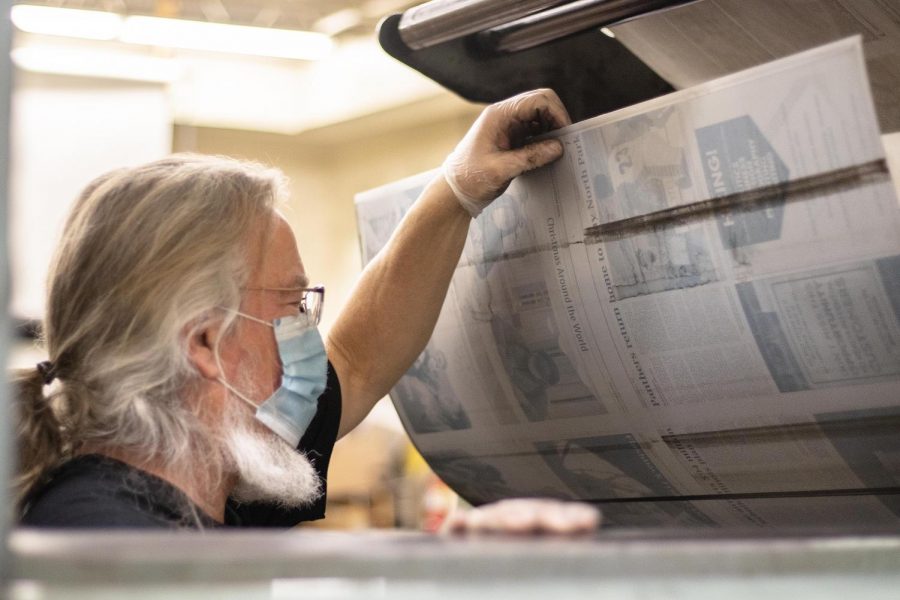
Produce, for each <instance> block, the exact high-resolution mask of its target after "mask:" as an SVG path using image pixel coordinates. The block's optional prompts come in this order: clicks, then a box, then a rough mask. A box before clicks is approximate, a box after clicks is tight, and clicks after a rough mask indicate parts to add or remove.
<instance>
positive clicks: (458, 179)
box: [327, 89, 571, 435]
mask: <svg viewBox="0 0 900 600" xmlns="http://www.w3.org/2000/svg"><path fill="white" fill-rule="evenodd" d="M570 122H571V121H570V120H569V115H568V113H566V109H565V107H564V106H563V105H562V103H561V102H560V101H559V98H558V97H557V96H556V94H555V93H553V91H552V90H546V89H545V90H535V91H533V92H526V93H523V94H519V95H518V96H514V97H513V98H510V99H508V100H505V101H503V102H499V103H497V104H493V105H491V106H489V107H487V108H486V109H485V110H484V112H482V113H481V116H479V117H478V119H477V120H476V121H475V123H474V124H473V125H472V128H471V129H469V132H468V133H467V134H466V135H465V137H463V139H462V140H461V141H460V143H459V144H458V145H457V146H456V148H455V149H454V150H453V152H452V153H451V154H450V156H448V157H447V160H445V161H444V168H443V175H442V176H440V177H437V178H436V179H435V180H434V181H432V182H431V184H429V186H428V187H427V188H425V191H424V192H423V193H422V196H421V197H420V198H419V199H418V200H417V201H416V203H415V204H414V205H413V207H412V209H411V210H410V211H409V213H408V214H407V215H406V218H404V220H403V222H402V223H401V224H400V226H399V227H398V229H397V231H396V232H395V233H394V235H393V237H392V238H391V240H390V242H388V244H387V246H386V247H385V248H384V250H383V251H382V252H381V253H380V254H379V255H378V256H377V257H376V258H375V259H374V260H373V261H372V263H371V264H370V265H369V266H368V267H367V268H366V270H365V272H364V273H363V275H362V277H361V279H360V282H359V284H358V285H357V287H356V289H355V290H354V292H353V295H352V296H351V298H350V301H349V302H348V304H347V306H346V308H345V309H344V311H343V312H342V313H341V315H340V316H339V318H338V322H337V324H336V325H335V327H334V328H333V329H332V331H331V335H330V336H329V339H328V343H327V351H328V356H329V358H330V359H331V362H332V364H333V365H334V367H335V369H336V370H337V373H338V377H339V378H340V381H341V390H342V396H343V398H344V404H343V416H342V417H341V430H340V434H341V435H343V434H344V433H347V432H348V431H349V430H350V429H352V428H353V427H355V426H356V425H357V424H358V423H359V422H360V421H361V420H362V419H363V417H365V416H366V414H367V413H368V412H369V410H370V409H371V408H372V406H373V405H374V404H375V402H377V401H378V399H379V398H381V397H382V396H383V395H384V394H386V393H387V392H388V390H389V389H390V388H391V386H393V385H394V383H395V382H396V381H397V380H398V379H399V378H400V376H401V375H402V374H403V372H404V371H405V370H406V369H407V368H409V366H410V365H411V364H412V362H413V360H415V358H416V357H417V356H418V355H419V353H421V352H422V350H423V348H424V347H425V344H426V343H427V342H428V338H429V337H431V332H432V331H433V330H434V325H435V323H436V322H437V318H438V314H439V313H440V310H441V306H442V305H443V303H444V296H446V294H447V287H448V286H449V284H450V278H451V277H452V276H453V270H454V269H455V268H456V264H457V262H458V261H459V255H460V253H461V252H462V249H463V245H464V244H465V241H466V233H467V232H468V230H469V223H470V221H471V218H472V217H474V216H477V215H478V214H479V213H480V212H481V211H482V210H483V209H484V207H486V206H487V205H488V204H490V203H491V202H492V201H493V200H494V199H495V198H496V197H497V196H499V195H500V194H501V193H503V190H505V189H506V187H507V186H508V185H509V182H510V181H511V180H512V179H513V178H514V177H517V176H518V175H520V174H521V173H524V172H525V171H530V170H531V169H536V168H538V167H540V166H542V165H545V164H547V163H549V162H551V161H553V160H556V159H557V158H559V156H560V155H562V151H563V149H562V145H561V144H560V143H559V142H558V141H556V140H543V141H538V142H530V143H529V137H530V136H535V135H538V134H540V133H542V132H545V131H549V130H550V129H555V128H558V127H564V126H565V125H567V124H569V123H570ZM448 181H449V182H452V185H450V184H448Z"/></svg>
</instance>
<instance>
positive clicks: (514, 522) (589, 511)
mask: <svg viewBox="0 0 900 600" xmlns="http://www.w3.org/2000/svg"><path fill="white" fill-rule="evenodd" d="M600 520H601V515H600V511H599V510H598V509H597V508H595V507H593V506H591V505H590V504H585V503H583V502H563V501H560V500H547V499H542V498H514V499H511V500H501V501H499V502H493V503H491V504H485V505H484V506H481V507H479V508H473V509H470V510H467V511H457V512H455V513H453V514H452V515H450V516H449V517H448V518H447V521H446V522H445V524H444V530H445V531H451V532H456V533H467V532H489V533H517V534H523V533H551V534H564V535H575V534H582V533H589V532H592V531H595V530H596V529H597V528H598V527H599V526H600Z"/></svg>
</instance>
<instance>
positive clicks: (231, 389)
mask: <svg viewBox="0 0 900 600" xmlns="http://www.w3.org/2000/svg"><path fill="white" fill-rule="evenodd" d="M216 381H218V382H219V383H221V384H222V387H224V388H225V389H226V390H228V391H229V392H231V393H232V394H234V395H235V396H237V398H238V400H241V401H243V402H245V403H246V404H247V406H249V407H250V408H252V409H253V412H254V413H255V412H256V411H257V410H258V409H259V406H258V405H257V404H256V403H255V402H253V400H251V399H250V398H248V397H247V396H245V395H244V394H242V393H241V392H239V391H237V390H236V389H235V388H234V386H232V385H231V384H230V383H228V382H227V381H225V380H224V379H223V378H221V377H218V378H217V379H216Z"/></svg>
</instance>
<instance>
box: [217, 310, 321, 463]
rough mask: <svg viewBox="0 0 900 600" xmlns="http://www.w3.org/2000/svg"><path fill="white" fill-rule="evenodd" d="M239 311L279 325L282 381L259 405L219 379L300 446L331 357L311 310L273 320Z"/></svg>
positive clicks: (258, 415)
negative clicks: (313, 320) (311, 317)
mask: <svg viewBox="0 0 900 600" xmlns="http://www.w3.org/2000/svg"><path fill="white" fill-rule="evenodd" d="M238 314H239V315H240V316H242V317H244V318H246V319H250V320H251V321H256V322H257V323H262V324H263V325H267V326H269V327H272V328H274V329H275V340H276V342H277V343H278V356H279V357H280V358H281V368H282V373H281V385H280V386H279V387H278V389H277V390H275V392H274V393H273V394H272V395H271V396H269V397H268V398H267V399H266V401H265V402H263V403H262V404H260V405H259V406H257V405H256V403H255V402H253V401H252V400H250V399H249V398H247V397H246V396H245V395H243V394H242V393H240V392H239V391H237V390H236V389H234V388H233V387H232V386H231V385H230V384H229V383H228V382H226V381H225V380H224V379H222V378H219V383H221V384H222V385H224V386H225V387H226V388H227V389H228V390H229V391H231V392H232V393H233V394H234V395H235V396H237V397H238V398H240V399H241V400H243V401H244V402H246V403H247V404H249V405H250V406H251V407H252V408H253V409H254V410H255V411H256V420H257V421H259V422H261V423H262V424H263V425H265V426H266V427H268V428H269V429H271V430H272V431H274V432H275V433H276V434H277V435H278V436H279V437H281V438H282V439H284V441H286V442H287V443H288V444H290V445H291V446H292V447H294V448H296V447H297V446H298V445H299V444H300V438H302V437H303V434H304V433H305V432H306V428H307V427H309V423H310V422H311V421H312V419H313V417H314V416H315V414H316V410H317V408H318V400H319V396H320V395H322V392H324V391H325V384H326V381H327V377H328V358H327V357H326V355H325V344H324V343H323V342H322V336H321V335H319V330H318V328H317V327H316V325H315V323H312V322H311V321H310V320H309V318H308V313H301V314H299V315H297V316H291V317H282V318H280V319H275V320H274V321H273V322H272V323H269V322H267V321H263V320H262V319H257V318H256V317H254V316H252V315H246V314H244V313H241V312H238Z"/></svg>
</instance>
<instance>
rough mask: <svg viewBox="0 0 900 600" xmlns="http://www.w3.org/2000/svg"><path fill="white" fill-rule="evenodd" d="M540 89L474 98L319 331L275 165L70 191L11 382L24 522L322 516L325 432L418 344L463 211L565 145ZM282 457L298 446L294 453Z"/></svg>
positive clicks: (191, 164) (560, 122)
mask: <svg viewBox="0 0 900 600" xmlns="http://www.w3.org/2000/svg"><path fill="white" fill-rule="evenodd" d="M568 123H569V118H568V116H567V114H566V111H565V109H564V108H563V106H562V104H561V103H560V102H559V99H558V98H557V97H556V95H555V94H554V93H553V92H552V91H550V90H537V91H535V92H529V93H525V94H522V95H519V96H517V97H515V98H512V99H510V100H507V101H505V102H501V103H498V104H495V105H493V106H490V107H488V108H487V109H486V110H485V111H484V112H483V113H482V115H481V116H480V117H479V119H478V120H477V121H476V123H475V124H474V125H473V127H472V129H471V130H470V131H469V133H468V134H467V135H466V136H465V138H464V139H463V140H462V141H461V142H460V144H459V145H458V146H457V148H456V149H455V150H454V152H453V153H452V154H451V155H450V157H448V159H447V161H446V163H445V165H444V171H443V174H442V175H441V176H439V177H436V178H435V179H434V180H433V181H432V182H431V184H430V185H429V186H428V187H427V188H426V189H425V191H424V192H423V193H422V196H421V197H420V198H419V199H418V201H417V202H416V203H415V205H414V206H413V207H412V209H411V210H410V211H409V213H408V214H407V216H406V218H405V219H404V220H403V222H402V223H401V224H400V226H399V227H398V229H397V231H396V232H395V233H394V235H393V237H392V239H391V241H390V242H389V244H388V245H387V246H386V248H385V249H384V251H383V252H382V253H381V254H380V255H379V256H378V257H376V259H375V260H373V261H372V262H371V263H370V264H369V266H368V267H367V268H366V270H365V271H364V273H363V274H362V276H361V278H360V280H359V282H358V285H357V286H356V289H355V291H354V292H353V294H352V297H351V299H350V301H349V302H348V304H347V305H346V307H344V309H343V311H342V312H341V314H340V315H339V317H338V319H337V321H336V323H335V325H334V327H333V328H332V330H331V332H330V334H329V335H328V339H327V340H323V339H322V338H321V337H320V335H319V333H318V330H317V328H316V325H317V323H318V319H319V315H320V312H321V307H322V301H323V295H324V290H323V289H321V288H316V287H310V283H309V278H308V276H307V273H306V271H305V270H304V267H303V263H302V261H301V259H300V255H299V253H298V250H297V244H296V241H295V239H294V235H293V233H292V232H291V229H290V228H289V226H288V224H287V222H286V221H285V219H284V217H282V216H281V214H280V213H279V212H278V210H277V207H278V204H279V203H280V202H281V201H283V200H284V197H285V191H284V190H285V182H284V177H283V175H282V174H281V173H280V172H278V171H276V170H273V169H269V168H266V167H263V166H261V165H257V164H252V163H245V162H239V161H235V160H232V159H226V158H220V157H208V156H199V155H174V156H171V157H168V158H165V159H162V160H159V161H156V162H153V163H150V164H146V165H142V166H138V167H134V168H130V169H122V170H118V171H114V172H111V173H108V174H106V175H103V176H101V177H100V178H98V179H96V180H95V181H93V182H92V183H91V184H90V185H89V186H88V187H87V188H86V189H85V190H84V192H83V193H82V194H81V196H80V198H79V199H78V200H77V202H76V203H75V206H74V208H73V211H72V213H71V215H70V216H69V218H68V221H67V223H66V226H65V230H64V234H63V238H62V241H61V243H60V246H59V248H58V250H57V253H56V257H55V260H54V262H53V265H52V269H51V273H50V278H49V291H48V302H47V311H46V319H45V321H44V326H43V335H44V342H45V345H46V350H47V352H48V355H49V359H48V360H47V361H45V362H42V363H41V364H39V365H37V367H36V368H35V369H26V370H24V371H22V372H20V373H18V374H17V382H18V385H19V426H18V431H19V439H20V469H19V473H18V478H17V481H16V485H17V490H18V492H19V506H20V511H21V515H20V516H21V523H22V524H24V525H30V526H49V527H190V528H203V527H215V526H219V525H222V524H225V525H245V526H290V525H294V524H296V523H297V522H299V521H302V520H307V519H315V518H321V517H322V516H323V515H324V503H325V498H324V492H325V489H324V488H325V474H326V470H327V467H328V460H329V457H330V455H331V449H332V446H333V444H334V442H335V439H336V438H337V437H340V436H341V435H343V434H345V433H347V432H348V431H350V430H351V429H353V428H354V427H355V426H356V425H357V424H358V423H359V422H360V421H361V420H362V419H363V418H364V417H365V416H366V414H367V413H368V412H369V410H370V409H371V407H372V406H373V405H374V403H375V402H376V401H377V400H378V399H380V398H381V397H383V396H384V395H385V394H386V393H387V391H388V390H389V389H390V388H391V387H392V386H393V385H394V383H395V382H396V381H397V380H398V379H399V377H400V376H401V375H402V374H403V373H404V371H405V370H406V369H407V368H408V367H409V366H410V364H412V362H413V360H414V359H415V358H416V357H417V356H418V355H419V353H420V352H421V351H422V349H423V348H424V346H425V343H426V342H427V340H428V338H429V337H430V335H431V332H432V330H433V328H434V324H435V321H436V319H437V316H438V313H439V311H440V307H441V305H442V302H443V299H444V296H445V294H446V291H447V287H448V285H449V281H450V277H451V275H452V273H453V270H454V267H455V265H456V263H457V261H458V260H459V256H460V253H461V251H462V248H463V244H464V241H465V238H466V232H467V230H468V227H469V222H470V219H471V218H472V217H473V216H476V215H477V214H478V212H479V211H480V210H481V209H482V208H483V207H484V206H486V205H487V204H489V203H490V202H491V201H492V200H493V199H494V198H495V197H497V196H498V195H499V194H500V193H502V192H503V190H504V189H505V188H506V186H507V185H508V184H509V182H510V180H511V179H512V178H514V177H515V176H517V175H519V174H520V173H522V172H524V171H527V170H530V169H533V168H536V167H539V166H541V165H544V164H546V163H548V162H551V161H552V160H555V159H556V158H558V157H559V156H560V155H561V154H562V147H561V144H560V143H559V142H558V141H539V142H531V141H530V139H529V138H530V137H531V136H534V135H536V134H539V133H542V132H545V131H548V130H550V129H555V128H558V127H561V126H565V125H567V124H568ZM298 450H299V451H298Z"/></svg>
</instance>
